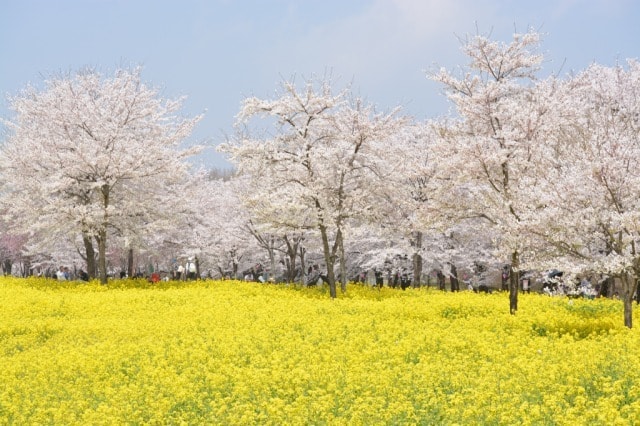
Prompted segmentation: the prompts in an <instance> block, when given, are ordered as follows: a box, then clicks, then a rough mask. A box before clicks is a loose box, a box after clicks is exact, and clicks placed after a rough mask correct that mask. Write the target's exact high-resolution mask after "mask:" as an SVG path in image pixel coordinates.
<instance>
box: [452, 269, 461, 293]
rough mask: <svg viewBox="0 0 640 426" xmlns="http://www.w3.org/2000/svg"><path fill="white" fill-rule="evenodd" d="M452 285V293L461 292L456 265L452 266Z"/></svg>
mask: <svg viewBox="0 0 640 426" xmlns="http://www.w3.org/2000/svg"><path fill="white" fill-rule="evenodd" d="M449 282H450V283H451V291H460V281H459V280H458V269H457V268H456V265H454V264H451V276H450V277H449Z"/></svg>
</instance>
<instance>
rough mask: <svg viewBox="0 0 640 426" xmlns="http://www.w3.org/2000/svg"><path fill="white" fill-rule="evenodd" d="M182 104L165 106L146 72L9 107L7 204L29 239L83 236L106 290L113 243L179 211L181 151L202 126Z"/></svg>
mask: <svg viewBox="0 0 640 426" xmlns="http://www.w3.org/2000/svg"><path fill="white" fill-rule="evenodd" d="M181 104H182V99H177V100H164V99H162V98H160V97H159V92H158V90H157V89H155V88H152V87H149V86H147V85H146V84H144V83H143V82H142V80H141V69H140V68H136V69H133V70H126V69H121V70H117V71H116V72H115V73H114V75H113V76H111V77H106V76H103V75H101V74H100V73H99V72H97V71H95V70H91V69H89V70H83V71H80V72H78V73H76V74H74V75H66V76H59V77H54V78H51V79H49V80H47V81H46V82H45V88H44V89H43V90H38V89H37V88H35V87H32V86H29V87H27V88H26V89H25V90H24V91H23V92H22V93H20V94H18V95H17V96H15V97H13V98H12V99H11V108H12V109H13V111H14V112H15V119H14V120H13V121H10V122H8V123H7V126H8V128H9V129H10V131H11V134H10V135H9V136H8V138H7V139H6V141H5V144H4V145H3V146H2V148H1V152H0V177H1V179H2V183H3V184H4V188H3V189H4V195H5V197H4V202H5V203H7V205H9V206H11V211H12V212H13V213H14V220H15V221H16V222H19V224H20V225H21V226H20V228H21V229H22V230H24V231H27V232H39V235H43V236H45V238H46V239H47V241H48V242H49V243H50V244H53V243H54V242H55V241H56V239H58V238H64V237H66V236H74V235H81V236H82V239H83V242H84V246H85V251H86V258H87V261H88V269H89V271H93V270H94V269H96V268H94V265H92V264H91V261H92V259H93V258H94V256H93V253H94V251H95V250H94V242H95V244H96V245H97V252H98V256H97V259H98V261H97V263H98V264H97V270H98V272H99V275H100V280H101V282H102V283H106V282H107V265H106V253H107V238H108V236H109V235H110V233H111V232H115V231H117V232H119V233H121V234H122V235H126V234H129V233H131V234H135V233H136V232H139V230H140V229H141V228H143V227H144V226H146V225H148V224H150V223H152V222H154V221H155V220H156V219H157V217H158V216H159V215H160V213H161V212H162V211H163V209H166V210H165V212H164V213H167V214H168V212H169V211H170V210H171V208H172V207H173V206H174V205H175V204H176V203H178V202H179V198H176V197H180V194H176V193H174V192H173V191H172V190H171V188H173V187H175V186H176V185H178V186H179V184H180V182H182V180H183V179H184V178H185V176H186V174H187V172H188V169H189V166H188V164H187V162H186V161H185V160H186V159H187V158H188V157H189V156H191V155H193V154H195V153H196V152H198V150H199V149H198V148H197V147H193V148H188V149H181V148H180V146H179V145H180V144H181V143H182V142H183V141H184V140H185V138H186V137H187V136H189V135H190V133H191V131H192V129H193V127H194V126H195V125H196V123H197V122H198V120H199V119H200V117H196V118H183V117H180V116H178V111H179V110H180V108H181Z"/></svg>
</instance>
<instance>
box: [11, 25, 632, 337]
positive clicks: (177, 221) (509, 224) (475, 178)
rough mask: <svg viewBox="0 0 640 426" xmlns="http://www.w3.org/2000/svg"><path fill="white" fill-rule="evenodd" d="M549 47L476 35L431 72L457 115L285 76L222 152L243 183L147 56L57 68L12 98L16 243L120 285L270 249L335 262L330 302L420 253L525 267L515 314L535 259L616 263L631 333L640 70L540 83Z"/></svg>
mask: <svg viewBox="0 0 640 426" xmlns="http://www.w3.org/2000/svg"><path fill="white" fill-rule="evenodd" d="M539 42H540V35H539V34H538V33H536V32H533V31H531V32H528V33H525V34H515V35H514V38H513V40H511V41H510V42H509V43H500V42H495V41H492V40H490V39H489V38H487V37H485V36H482V35H475V36H470V37H469V38H468V39H466V40H465V41H464V43H463V49H464V52H465V54H466V55H467V57H468V58H469V61H470V62H469V64H468V65H467V66H465V67H463V68H461V69H460V70H459V71H457V72H454V71H452V70H446V69H443V70H440V71H438V72H435V73H431V74H429V75H428V77H429V78H432V79H434V80H436V81H438V82H440V83H442V86H443V87H444V89H445V92H446V95H447V96H448V98H449V100H450V101H451V103H452V105H453V106H454V107H455V113H454V114H452V115H451V116H449V117H443V118H438V119H435V120H430V121H427V122H421V121H418V120H416V119H414V118H411V117H408V116H405V115H403V113H402V110H401V108H395V109H392V110H390V111H386V112H379V111H377V110H376V109H375V107H374V106H373V105H371V104H369V103H367V102H366V101H365V100H364V99H362V98H359V97H357V96H355V95H354V93H353V92H352V91H351V90H350V88H349V87H347V88H345V89H343V90H341V91H338V92H337V93H336V92H334V90H335V88H334V85H333V83H332V81H331V80H330V79H326V78H325V79H310V80H307V81H303V82H301V83H298V82H296V81H295V80H293V81H285V82H283V83H282V85H281V88H280V91H279V92H278V93H277V95H276V96H275V97H274V98H273V99H259V98H255V97H250V98H247V99H245V100H244V101H243V103H242V105H241V109H240V113H239V114H238V117H237V118H238V120H237V133H236V134H235V135H234V136H233V137H232V138H230V139H229V140H227V142H226V143H224V144H222V145H220V147H219V149H220V150H221V151H222V152H225V153H227V154H228V158H229V160H230V161H231V162H232V163H233V164H234V165H235V166H236V168H237V170H236V171H237V173H235V174H234V175H233V176H226V177H225V178H221V177H216V176H212V174H211V173H207V172H203V171H195V170H192V169H190V168H189V166H188V165H189V163H188V161H187V160H188V158H189V157H190V156H192V155H195V154H197V153H198V152H199V151H200V150H201V149H202V147H196V146H194V147H187V148H184V147H183V145H182V144H181V143H182V142H183V141H184V139H185V138H186V137H187V136H188V135H189V134H190V132H191V130H192V129H193V127H194V126H195V125H196V123H197V122H198V120H199V117H195V118H183V117H180V116H179V115H178V112H179V110H180V107H181V100H180V99H178V100H164V99H161V98H160V97H159V94H158V90H157V89H154V88H150V87H148V86H146V85H145V84H144V83H143V82H142V81H141V78H140V70H139V69H135V70H121V71H118V72H116V74H115V75H114V76H113V77H104V76H102V75H100V74H99V73H98V72H96V71H95V70H87V71H83V72H80V73H77V74H75V75H68V76H61V77H58V78H54V79H52V80H50V81H47V82H46V87H45V88H44V90H37V89H35V88H27V89H26V90H25V91H24V92H23V93H20V94H18V95H17V96H16V97H14V98H13V99H12V106H13V109H14V111H15V119H14V120H13V121H10V122H8V127H9V129H10V133H9V135H8V136H7V138H6V139H5V143H4V144H3V146H2V148H1V149H0V178H1V182H2V184H3V191H2V203H3V206H4V207H3V211H4V212H5V215H4V220H5V222H6V227H5V229H6V231H5V233H6V239H7V241H9V240H11V241H15V238H18V241H21V242H22V243H21V250H19V252H20V255H21V256H23V257H28V259H29V261H30V264H31V266H32V267H37V266H38V265H44V264H46V263H47V262H49V263H51V262H54V263H64V262H69V261H70V259H72V258H73V256H74V252H75V253H77V254H79V255H80V256H82V258H83V259H84V262H85V263H86V267H87V269H88V272H89V273H90V274H91V275H92V276H98V277H100V279H101V280H102V282H104V283H106V282H107V275H108V272H109V271H108V270H109V266H108V265H109V260H110V259H111V262H112V263H119V264H121V265H124V264H126V265H127V266H126V267H127V268H128V269H129V271H130V273H132V270H133V264H134V260H133V259H134V254H135V256H137V258H138V259H143V260H144V261H145V262H147V261H150V259H155V262H156V263H157V262H158V259H161V261H160V263H162V264H163V265H164V267H165V268H170V267H171V266H172V262H173V261H174V260H175V259H179V258H181V257H188V256H189V257H191V256H193V257H196V258H197V259H198V263H199V268H200V269H201V270H206V269H209V270H211V271H212V272H213V273H215V274H220V275H221V274H227V273H230V274H231V275H233V276H237V273H238V269H239V268H240V269H242V268H243V265H245V266H246V265H250V264H253V263H256V262H263V263H266V266H267V269H268V270H269V271H270V272H271V275H272V276H273V275H276V274H280V275H282V277H283V279H286V280H288V281H292V280H294V279H296V276H300V271H304V270H305V269H306V265H307V264H308V263H311V262H317V261H318V259H317V258H316V256H321V259H322V260H321V261H322V263H324V265H325V267H326V271H327V280H328V282H329V287H330V294H331V297H336V294H337V284H338V283H340V284H341V286H342V287H343V290H344V288H345V286H346V277H347V276H348V275H349V271H352V270H354V269H370V268H381V267H383V265H384V263H385V261H387V262H389V261H391V260H393V259H397V258H403V257H407V258H410V259H412V261H413V276H414V281H416V280H419V277H420V276H421V272H422V269H423V268H424V267H425V266H426V267H435V268H438V269H446V270H447V271H449V273H450V274H451V275H452V276H454V278H455V274H456V270H457V269H458V268H467V269H472V268H473V265H474V264H477V263H478V262H487V263H492V264H504V263H508V264H510V265H511V268H512V271H511V274H510V280H511V281H510V285H509V305H510V311H511V313H516V311H517V309H518V282H519V276H518V273H519V271H520V270H522V269H529V270H530V269H537V270H545V269H551V268H559V269H562V270H564V271H565V273H566V274H567V275H568V276H571V275H578V274H586V273H589V274H592V273H599V274H605V275H607V276H610V277H614V278H618V279H619V280H620V282H621V283H622V293H621V297H622V299H623V301H624V306H625V325H627V326H628V327H631V325H632V321H631V306H632V305H631V302H632V298H633V294H634V292H635V291H636V288H637V278H638V276H639V275H638V274H640V263H639V260H638V259H639V256H638V254H637V252H636V241H638V231H639V229H640V228H639V227H640V217H639V216H638V215H639V213H640V208H639V207H640V206H639V205H638V203H639V201H638V200H640V197H639V195H640V194H638V193H637V192H638V191H639V190H640V182H638V180H637V179H638V178H637V176H638V173H639V170H640V167H639V166H640V164H638V162H639V161H640V151H638V149H639V147H640V145H639V142H640V141H639V138H638V136H639V133H638V132H639V131H640V115H639V114H640V102H639V100H640V98H639V97H638V95H639V90H640V85H639V84H638V83H640V81H639V79H640V67H639V64H638V63H637V62H636V61H629V62H628V63H627V64H626V66H625V65H617V66H615V67H604V66H601V65H597V64H593V65H591V66H590V67H589V68H587V69H586V70H584V71H582V72H580V73H577V74H575V75H571V76H567V77H565V78H559V77H557V76H551V77H547V78H544V79H541V78H539V74H540V71H541V70H540V67H541V65H542V63H543V56H542V55H540V54H539V53H538V48H539ZM12 236H15V238H14V239H12ZM107 241H109V242H110V244H109V245H108V244H107ZM14 245H15V244H14ZM15 251H16V250H15V249H13V252H15ZM277 271H279V272H277ZM338 277H340V279H339V280H338Z"/></svg>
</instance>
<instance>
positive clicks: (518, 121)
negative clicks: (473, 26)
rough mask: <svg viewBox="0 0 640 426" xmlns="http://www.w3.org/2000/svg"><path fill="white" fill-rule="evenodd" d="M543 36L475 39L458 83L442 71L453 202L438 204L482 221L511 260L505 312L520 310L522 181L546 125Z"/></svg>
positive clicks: (444, 151)
mask: <svg viewBox="0 0 640 426" xmlns="http://www.w3.org/2000/svg"><path fill="white" fill-rule="evenodd" d="M539 39H540V35H539V34H538V33H536V32H533V31H530V32H527V33H525V34H514V36H513V40H512V41H511V42H510V43H508V44H503V43H499V42H495V41H491V40H490V39H489V38H487V37H485V36H481V35H476V36H472V37H469V38H467V40H466V42H465V44H464V45H463V50H464V52H465V54H466V55H467V56H468V57H469V59H470V63H469V65H468V67H467V68H466V69H465V70H464V71H463V73H462V76H461V77H456V76H455V75H454V74H453V73H452V72H450V71H448V70H445V69H442V70H440V71H439V72H437V73H434V74H432V75H431V78H432V79H433V80H435V81H438V82H440V83H442V84H443V85H444V87H445V89H446V91H447V95H448V98H449V100H450V101H451V102H452V103H453V104H454V105H455V107H456V109H457V113H458V115H459V117H458V119H457V120H452V121H448V122H446V126H443V127H442V128H441V130H440V133H441V135H442V136H443V137H442V138H441V139H440V141H441V143H439V144H438V146H437V151H436V158H437V159H438V160H439V161H440V164H441V165H440V166H439V169H440V176H441V182H442V184H443V185H445V184H446V183H447V182H449V183H448V184H446V185H445V186H444V187H443V188H444V189H445V190H446V191H447V192H448V193H449V194H456V195H457V196H456V197H455V199H452V197H451V195H449V197H448V198H449V199H446V198H444V197H440V198H439V200H440V204H441V208H443V209H446V210H447V211H449V212H451V213H452V214H454V213H455V212H458V213H459V215H461V216H464V217H478V218H484V219H485V223H486V226H489V227H491V228H492V229H493V231H494V232H495V235H496V240H497V241H498V243H499V245H498V249H500V252H501V254H499V256H504V257H507V256H508V257H509V258H510V263H511V270H512V273H511V278H510V284H509V306H510V312H511V313H512V314H515V312H516V311H517V309H518V281H519V279H518V271H519V267H520V265H519V263H520V254H521V253H522V251H523V250H524V247H523V242H524V239H523V238H522V237H521V228H522V226H523V225H522V221H521V217H522V213H523V212H524V211H526V210H527V209H528V205H529V202H530V200H531V197H530V196H529V194H528V187H527V185H525V182H527V181H528V177H529V176H530V174H531V173H534V170H535V169H534V168H532V167H531V163H532V162H533V161H535V159H534V158H532V152H533V148H532V147H534V146H535V145H536V144H538V143H540V140H541V132H542V129H543V128H544V125H545V120H546V113H547V106H546V99H547V97H548V94H547V92H545V91H538V90H535V88H536V85H535V82H536V73H537V71H538V69H539V67H540V64H541V61H542V55H540V54H537V53H536V52H535V51H536V49H537V47H538V44H539Z"/></svg>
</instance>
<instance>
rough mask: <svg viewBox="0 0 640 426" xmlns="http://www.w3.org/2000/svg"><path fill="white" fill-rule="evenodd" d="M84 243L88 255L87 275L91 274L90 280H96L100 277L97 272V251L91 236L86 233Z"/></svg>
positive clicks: (83, 236)
mask: <svg viewBox="0 0 640 426" xmlns="http://www.w3.org/2000/svg"><path fill="white" fill-rule="evenodd" d="M82 242H83V243H84V251H85V255H86V258H85V260H86V262H87V274H89V278H96V277H97V276H98V274H97V270H96V251H95V249H94V248H93V241H92V240H91V236H90V235H89V234H87V233H86V232H83V233H82Z"/></svg>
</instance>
